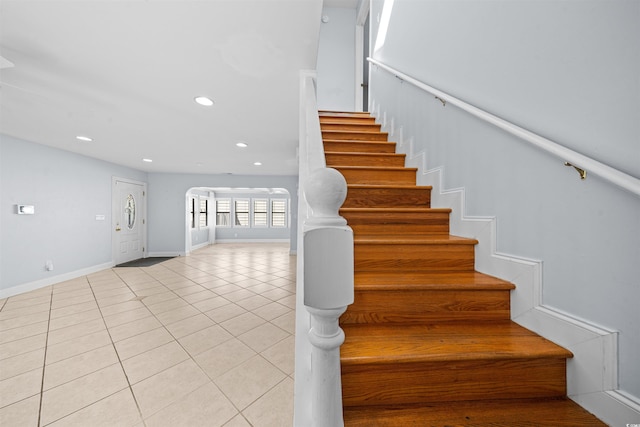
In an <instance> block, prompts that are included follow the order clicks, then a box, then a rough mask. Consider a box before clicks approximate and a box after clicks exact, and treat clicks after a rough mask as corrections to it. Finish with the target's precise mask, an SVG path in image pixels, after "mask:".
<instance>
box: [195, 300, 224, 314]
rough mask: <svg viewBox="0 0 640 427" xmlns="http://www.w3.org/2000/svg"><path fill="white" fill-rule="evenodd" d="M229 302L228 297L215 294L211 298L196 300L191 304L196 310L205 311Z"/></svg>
mask: <svg viewBox="0 0 640 427" xmlns="http://www.w3.org/2000/svg"><path fill="white" fill-rule="evenodd" d="M230 303H231V301H229V300H228V299H226V298H224V297H219V296H216V297H213V298H208V299H206V300H203V301H198V302H196V303H194V304H193V306H194V307H195V308H197V309H198V310H200V311H202V312H205V311H210V310H215V309H216V308H219V307H224V306H225V305H228V304H230Z"/></svg>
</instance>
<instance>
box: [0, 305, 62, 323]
mask: <svg viewBox="0 0 640 427" xmlns="http://www.w3.org/2000/svg"><path fill="white" fill-rule="evenodd" d="M0 307H2V305H1V304H0ZM50 308H51V303H49V302H45V303H42V304H35V305H28V306H25V307H20V308H16V309H14V310H6V309H5V310H2V311H0V321H2V320H7V319H13V318H15V317H20V316H26V315H29V314H35V313H41V312H43V311H46V312H48V311H49V309H50Z"/></svg>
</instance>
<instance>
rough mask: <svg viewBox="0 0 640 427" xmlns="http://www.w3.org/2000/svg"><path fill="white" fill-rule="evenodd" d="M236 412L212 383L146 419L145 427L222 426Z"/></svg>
mask: <svg viewBox="0 0 640 427" xmlns="http://www.w3.org/2000/svg"><path fill="white" fill-rule="evenodd" d="M237 414H238V410H237V409H236V408H235V407H234V406H233V404H232V403H231V402H230V401H229V400H228V399H227V398H226V397H225V395H224V394H222V392H221V391H220V390H219V389H218V387H216V386H215V384H213V383H207V384H205V385H203V386H202V387H200V388H198V389H197V390H195V391H193V392H191V393H189V394H188V395H186V396H185V397H183V398H182V399H180V400H178V401H176V402H175V403H173V404H171V405H169V406H168V407H166V408H164V409H162V410H160V411H159V412H157V413H156V414H155V415H153V416H151V417H150V418H147V419H146V420H145V424H146V425H147V427H175V426H209V427H217V426H223V425H224V424H225V423H226V422H228V421H229V420H231V419H232V418H233V417H234V416H236V415H237Z"/></svg>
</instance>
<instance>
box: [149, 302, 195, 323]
mask: <svg viewBox="0 0 640 427" xmlns="http://www.w3.org/2000/svg"><path fill="white" fill-rule="evenodd" d="M196 314H200V312H199V311H198V310H196V309H195V308H193V307H192V306H190V305H184V306H182V307H178V308H176V309H173V310H169V311H164V312H162V313H158V314H156V317H157V318H158V320H159V321H160V322H162V324H163V325H168V324H171V323H175V322H179V321H180V320H183V319H186V318H188V317H192V316H195V315H196Z"/></svg>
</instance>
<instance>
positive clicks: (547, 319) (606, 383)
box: [374, 105, 640, 425]
mask: <svg viewBox="0 0 640 427" xmlns="http://www.w3.org/2000/svg"><path fill="white" fill-rule="evenodd" d="M376 114H377V115H376ZM374 115H375V116H376V119H377V121H378V122H379V123H381V124H382V129H383V130H384V131H385V132H388V134H389V139H390V140H393V141H395V142H396V143H397V152H398V153H402V154H406V155H407V160H406V166H407V167H416V168H418V173H417V176H416V184H417V185H430V186H432V191H431V204H432V206H434V207H439V208H450V209H452V212H451V217H450V233H451V234H453V235H457V236H461V237H469V238H475V239H477V240H478V241H479V243H478V245H476V249H475V257H476V258H475V268H476V270H477V271H479V272H481V273H485V274H489V275H492V276H496V277H499V278H501V279H503V280H507V281H510V282H511V283H513V284H514V285H515V286H516V289H515V290H513V291H512V292H511V318H512V320H513V321H514V322H516V323H518V324H519V325H521V326H523V327H525V328H527V329H529V330H531V331H533V332H535V333H537V334H539V335H541V336H543V337H545V338H547V339H549V340H551V341H553V342H555V343H556V344H558V345H561V346H563V347H565V348H566V349H568V350H569V351H571V352H572V353H573V355H574V357H573V358H572V359H569V360H567V395H568V396H569V397H570V398H571V399H572V400H574V401H575V402H576V403H578V404H579V405H581V406H582V407H584V408H585V409H587V410H588V411H590V412H591V413H593V414H594V415H596V416H597V417H598V418H600V419H601V420H603V421H604V422H606V423H608V424H610V425H625V424H626V423H629V420H640V402H638V401H635V400H633V399H632V398H631V397H630V396H628V395H626V394H625V393H624V392H621V391H619V390H618V332H617V331H613V330H610V329H607V328H604V327H601V326H598V325H595V324H593V323H590V322H588V321H586V320H584V319H579V318H576V317H573V316H570V315H569V314H566V313H563V312H561V311H560V310H557V309H554V308H552V307H549V306H545V305H544V304H543V301H542V290H543V281H542V267H543V262H542V261H541V260H532V259H526V258H523V257H517V256H514V255H510V254H502V253H499V252H498V251H497V250H496V241H497V232H496V231H497V218H496V217H480V216H465V215H464V212H465V189H464V187H462V188H454V189H446V190H445V189H443V186H442V176H443V171H444V166H440V167H436V168H432V169H427V161H426V155H427V153H425V152H424V151H420V152H415V150H414V141H413V139H412V138H408V139H406V140H405V139H404V137H403V128H402V126H398V127H397V128H396V123H395V119H394V118H391V119H388V117H387V113H386V111H385V112H383V113H382V114H381V113H380V106H379V105H378V106H377V110H376V111H375V114H374ZM625 420H626V421H625Z"/></svg>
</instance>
